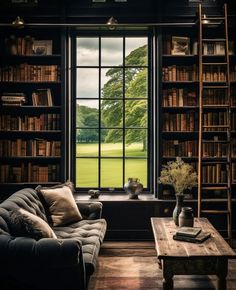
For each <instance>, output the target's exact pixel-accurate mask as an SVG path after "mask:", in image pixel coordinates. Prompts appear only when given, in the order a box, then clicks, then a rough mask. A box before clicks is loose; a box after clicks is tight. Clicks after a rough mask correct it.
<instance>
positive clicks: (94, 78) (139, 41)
mask: <svg viewBox="0 0 236 290" xmlns="http://www.w3.org/2000/svg"><path fill="white" fill-rule="evenodd" d="M145 44H147V38H146V37H139V38H138V37H127V38H125V56H127V55H129V54H130V52H131V51H133V50H134V49H136V48H138V47H141V46H143V45H145ZM98 47H99V38H98V37H78V38H77V66H91V68H77V89H76V91H77V97H78V98H80V97H81V98H88V99H89V98H97V97H98V88H99V83H98V82H99V70H98V68H94V67H93V66H98V65H99V54H98ZM122 60H123V38H122V37H114V38H110V37H109V38H108V37H102V38H101V66H107V67H106V68H102V69H101V87H103V85H104V84H105V83H106V82H107V81H108V78H107V77H106V76H105V75H106V72H107V70H109V66H110V67H112V66H119V65H122ZM79 104H80V105H85V106H89V107H93V108H98V101H97V100H86V101H85V100H79Z"/></svg>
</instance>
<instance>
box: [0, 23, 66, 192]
mask: <svg viewBox="0 0 236 290" xmlns="http://www.w3.org/2000/svg"><path fill="white" fill-rule="evenodd" d="M0 51H1V58H0V132H1V137H0V161H1V162H0V172H1V173H0V187H1V188H7V189H8V190H9V192H11V191H14V190H16V189H20V188H22V187H26V186H29V187H34V186H36V185H37V184H39V183H40V184H44V185H47V184H56V183H58V182H60V181H61V180H62V171H61V168H62V167H63V166H62V164H63V161H62V153H61V151H62V147H63V134H62V100H63V96H62V91H63V90H62V81H61V78H62V76H61V59H62V57H61V33H60V31H59V30H58V31H57V30H55V29H54V30H53V31H52V30H50V29H48V28H47V29H46V28H40V29H38V28H27V27H26V28H22V29H15V28H7V29H5V30H4V33H2V34H1V39H0Z"/></svg>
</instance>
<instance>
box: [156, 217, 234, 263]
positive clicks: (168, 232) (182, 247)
mask: <svg viewBox="0 0 236 290" xmlns="http://www.w3.org/2000/svg"><path fill="white" fill-rule="evenodd" d="M151 224H152V229H153V234H154V238H155V244H156V250H157V256H158V258H159V259H173V258H190V257H191V258H199V257H201V258H206V259H207V258H209V257H223V258H231V259H236V253H235V252H234V250H233V249H232V248H231V247H230V246H229V244H228V243H227V242H226V241H225V240H224V239H223V238H222V236H221V235H220V234H219V233H218V232H217V230H216V229H215V228H214V227H213V225H212V224H211V223H210V222H209V221H208V220H207V219H206V218H195V219H194V227H200V228H201V229H202V231H204V232H208V233H211V237H210V238H209V239H207V240H206V241H205V242H203V243H201V244H195V243H189V242H183V241H176V240H173V235H174V234H175V232H176V231H177V229H178V227H177V226H176V225H175V223H174V221H173V219H172V218H156V217H152V218H151Z"/></svg>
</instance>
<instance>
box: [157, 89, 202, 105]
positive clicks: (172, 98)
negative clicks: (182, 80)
mask: <svg viewBox="0 0 236 290" xmlns="http://www.w3.org/2000/svg"><path fill="white" fill-rule="evenodd" d="M162 105H163V106H164V107H183V106H196V105H197V98H196V92H195V91H189V90H188V89H176V88H172V89H169V90H163V100H162Z"/></svg>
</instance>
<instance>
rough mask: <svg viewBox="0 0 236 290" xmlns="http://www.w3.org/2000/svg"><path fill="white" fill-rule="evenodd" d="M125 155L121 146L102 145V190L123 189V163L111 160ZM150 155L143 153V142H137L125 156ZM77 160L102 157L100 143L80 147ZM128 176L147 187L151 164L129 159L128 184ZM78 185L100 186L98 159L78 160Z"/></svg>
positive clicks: (118, 159)
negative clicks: (99, 152) (148, 171)
mask: <svg viewBox="0 0 236 290" xmlns="http://www.w3.org/2000/svg"><path fill="white" fill-rule="evenodd" d="M122 155H123V151H122V144H121V143H116V144H113V143H109V144H108V143H104V144H102V145H101V156H102V157H106V158H104V159H103V158H101V187H111V188H116V187H123V176H122V168H123V160H122V159H121V158H117V159H112V158H108V157H121V156H122ZM146 155H147V152H144V151H142V144H141V143H134V144H132V145H130V146H126V148H125V156H127V157H132V156H137V157H146ZM76 156H77V157H81V156H84V157H88V156H92V157H96V156H98V145H97V144H78V145H77V148H76ZM128 177H137V178H139V179H140V181H141V182H142V184H143V185H144V186H146V185H147V161H146V159H126V160H125V181H126V180H127V179H128ZM76 186H77V187H97V186H98V160H97V159H96V158H77V160H76Z"/></svg>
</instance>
